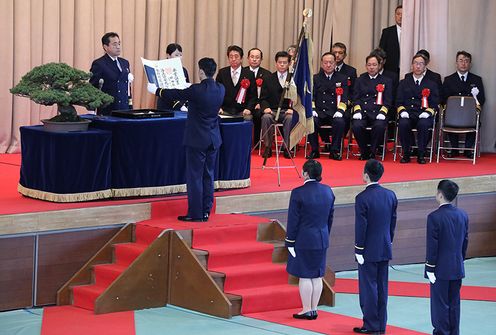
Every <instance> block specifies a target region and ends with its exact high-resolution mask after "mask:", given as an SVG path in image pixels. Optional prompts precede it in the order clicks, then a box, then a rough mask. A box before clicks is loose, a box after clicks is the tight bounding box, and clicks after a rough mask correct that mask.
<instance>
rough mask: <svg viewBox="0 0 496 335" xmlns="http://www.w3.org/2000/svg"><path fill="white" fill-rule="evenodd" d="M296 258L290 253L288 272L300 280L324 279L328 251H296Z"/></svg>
mask: <svg viewBox="0 0 496 335" xmlns="http://www.w3.org/2000/svg"><path fill="white" fill-rule="evenodd" d="M295 252H296V257H293V256H291V254H289V253H288V264H287V266H286V270H287V271H288V273H289V274H291V275H293V276H295V277H298V278H320V277H324V274H325V268H326V254H327V249H295Z"/></svg>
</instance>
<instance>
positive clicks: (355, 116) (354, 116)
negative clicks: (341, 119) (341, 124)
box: [353, 113, 362, 120]
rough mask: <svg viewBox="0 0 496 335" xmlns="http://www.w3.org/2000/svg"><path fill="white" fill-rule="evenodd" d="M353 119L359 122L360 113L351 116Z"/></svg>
mask: <svg viewBox="0 0 496 335" xmlns="http://www.w3.org/2000/svg"><path fill="white" fill-rule="evenodd" d="M353 119H354V120H361V119H362V113H355V114H353Z"/></svg>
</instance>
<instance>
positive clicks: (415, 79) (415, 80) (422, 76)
mask: <svg viewBox="0 0 496 335" xmlns="http://www.w3.org/2000/svg"><path fill="white" fill-rule="evenodd" d="M424 73H425V72H424ZM412 77H413V81H414V82H415V85H417V80H418V82H419V83H418V84H419V85H420V84H421V83H422V79H424V74H422V75H421V76H420V77H418V78H417V77H415V75H414V74H412Z"/></svg>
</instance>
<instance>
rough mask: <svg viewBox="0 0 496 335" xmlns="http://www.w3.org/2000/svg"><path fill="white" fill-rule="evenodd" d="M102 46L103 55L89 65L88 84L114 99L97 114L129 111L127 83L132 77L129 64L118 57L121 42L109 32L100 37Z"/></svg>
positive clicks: (115, 35) (117, 36)
mask: <svg viewBox="0 0 496 335" xmlns="http://www.w3.org/2000/svg"><path fill="white" fill-rule="evenodd" d="M102 46H103V50H105V55H103V56H102V57H100V58H98V59H95V60H94V61H93V63H92V64H91V69H90V72H91V78H90V83H91V84H92V85H93V86H95V87H96V88H98V89H101V90H102V92H105V93H107V94H109V95H111V96H113V97H114V102H113V103H111V104H110V105H108V106H107V107H105V108H103V109H99V110H98V111H97V112H98V114H99V115H110V112H111V111H113V110H123V109H129V108H130V105H132V103H130V95H129V83H130V82H132V81H133V79H134V77H133V75H132V73H131V71H130V70H129V62H128V61H127V60H126V59H124V58H121V57H119V56H120V54H121V40H120V38H119V35H117V33H114V32H109V33H106V34H105V35H103V37H102Z"/></svg>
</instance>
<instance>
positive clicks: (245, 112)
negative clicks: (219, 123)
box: [215, 45, 256, 120]
mask: <svg viewBox="0 0 496 335" xmlns="http://www.w3.org/2000/svg"><path fill="white" fill-rule="evenodd" d="M227 58H228V60H229V66H226V67H223V68H222V69H220V70H219V73H217V77H216V78H215V80H216V81H217V82H218V83H221V84H222V85H224V88H225V89H226V94H225V96H224V101H223V103H222V107H221V109H220V111H219V114H225V115H236V116H241V115H242V116H244V117H245V119H247V120H251V119H252V116H251V111H250V109H252V108H253V103H254V98H255V94H256V87H255V77H254V75H253V72H251V71H250V70H249V69H247V68H243V67H242V66H241V63H242V62H243V49H241V48H240V47H239V46H237V45H231V46H229V47H228V48H227Z"/></svg>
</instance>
